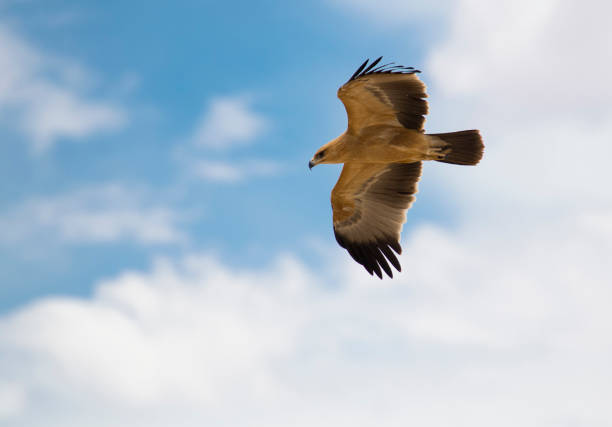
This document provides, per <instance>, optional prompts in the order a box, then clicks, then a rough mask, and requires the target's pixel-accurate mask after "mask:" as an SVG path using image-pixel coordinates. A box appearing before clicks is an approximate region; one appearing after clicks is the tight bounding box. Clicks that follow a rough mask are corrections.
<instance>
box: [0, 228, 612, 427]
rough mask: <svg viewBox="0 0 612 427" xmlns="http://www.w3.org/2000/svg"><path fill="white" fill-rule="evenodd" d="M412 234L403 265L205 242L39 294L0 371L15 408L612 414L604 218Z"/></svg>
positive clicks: (546, 421) (382, 416) (121, 417)
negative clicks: (264, 265) (239, 257)
mask: <svg viewBox="0 0 612 427" xmlns="http://www.w3.org/2000/svg"><path fill="white" fill-rule="evenodd" d="M560 226H563V233H558V228H557V227H560ZM591 226H592V224H591ZM404 246H405V255H404V256H403V257H402V263H403V265H404V268H405V271H406V273H404V274H402V275H400V276H399V277H398V278H396V280H393V281H383V282H381V281H378V280H377V279H370V278H369V276H367V275H366V274H365V273H364V272H363V271H362V269H361V268H360V267H359V266H356V265H354V263H352V262H350V261H349V260H348V257H347V256H345V255H344V254H342V257H340V256H338V258H336V259H334V260H331V261H330V265H327V266H321V268H320V270H319V271H318V272H316V273H313V272H310V271H309V270H308V269H306V268H305V267H304V266H302V265H301V264H300V263H299V262H297V261H296V260H294V259H293V258H291V257H286V256H285V257H280V258H279V259H278V260H277V261H276V263H275V264H274V265H273V266H271V267H270V268H268V269H260V270H246V269H243V270H236V269H232V268H229V267H228V266H225V265H223V264H221V263H219V262H218V261H216V260H215V259H214V258H210V257H207V256H190V257H186V258H184V259H182V260H180V261H176V262H173V261H169V260H159V261H157V262H156V263H155V265H154V267H153V268H152V270H151V271H149V272H135V271H128V272H125V273H124V274H121V275H119V276H118V277H115V278H112V279H109V280H106V281H103V282H101V283H100V284H99V285H98V286H97V288H96V291H95V293H94V295H93V296H92V297H91V298H90V299H76V298H53V299H51V298H49V299H43V300H40V301H38V302H36V303H34V304H32V305H30V306H28V307H24V308H22V309H20V310H18V311H17V312H15V313H13V314H12V315H9V316H5V317H4V318H2V319H1V320H0V354H1V355H2V359H3V361H4V362H3V364H2V365H0V378H5V379H6V381H10V382H11V383H12V384H15V385H14V387H17V388H18V389H20V390H23V393H24V398H23V401H24V402H26V403H24V407H23V408H22V409H21V412H20V413H15V412H14V413H13V417H15V420H16V421H18V422H21V423H23V424H27V425H30V426H37V425H41V426H42V425H45V426H49V425H51V426H53V425H64V426H70V425H83V424H84V423H87V424H88V425H92V426H96V425H109V424H112V425H131V426H139V425H151V424H152V425H165V424H167V423H168V422H170V421H172V422H173V423H174V424H181V425H185V426H190V425H194V426H195V425H203V424H215V423H219V424H221V425H228V426H231V425H236V426H238V425H240V426H243V425H254V426H255V425H262V426H263V425H266V426H275V425H279V426H280V425H288V424H291V425H304V426H306V425H314V424H316V425H322V426H337V425H356V426H362V425H363V426H370V425H374V424H380V425H386V426H400V425H406V423H410V424H418V425H421V426H425V427H426V426H439V425H449V424H453V425H460V426H463V425H465V426H468V425H469V426H490V425H491V424H495V425H501V426H515V425H523V426H538V427H541V426H556V425H572V424H576V425H591V426H606V425H609V424H608V421H609V419H610V416H611V415H612V412H611V410H610V407H609V401H610V399H611V398H612V394H610V390H609V381H610V379H611V378H610V375H612V371H610V370H609V362H608V361H609V359H610V357H612V338H611V337H612V335H611V334H610V333H609V327H608V325H609V324H610V323H611V322H612V314H610V312H609V310H608V307H607V301H609V300H610V298H611V297H612V290H611V289H610V287H609V286H608V284H609V280H607V277H610V276H609V273H610V272H611V271H610V268H609V266H608V265H607V263H606V262H605V259H604V257H602V254H605V253H610V251H611V250H612V243H611V242H610V240H609V239H607V238H602V236H601V235H600V234H599V230H598V229H596V228H588V227H583V226H582V225H576V224H572V223H567V224H551V226H550V227H547V228H544V229H543V228H538V229H533V230H527V233H526V234H525V235H524V236H523V235H515V236H514V237H512V238H509V239H507V240H505V241H504V242H503V244H500V242H499V241H496V240H492V239H491V238H490V236H489V235H488V230H483V231H481V232H479V233H466V232H458V233H452V232H447V231H444V230H441V229H438V228H435V227H430V226H426V227H422V228H420V229H418V230H416V231H414V232H413V233H412V235H411V236H410V237H409V238H408V239H407V240H406V242H405V245H404ZM337 253H338V254H340V252H339V251H338V252H337ZM336 262H338V263H337V264H336ZM326 276H330V277H331V278H332V280H329V282H327V281H326V280H323V279H322V277H326ZM332 283H333V285H332ZM355 402H360V404H358V405H356V404H355ZM363 402H367V404H362V403H363ZM236 408H240V410H236ZM66 414H69V415H66ZM500 414H504V415H503V417H502V418H500Z"/></svg>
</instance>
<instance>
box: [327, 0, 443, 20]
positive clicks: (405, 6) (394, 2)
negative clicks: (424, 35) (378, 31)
mask: <svg viewBox="0 0 612 427" xmlns="http://www.w3.org/2000/svg"><path fill="white" fill-rule="evenodd" d="M328 2H329V3H330V4H332V5H334V6H336V7H337V8H338V9H342V10H344V11H345V12H347V13H349V14H354V15H358V16H361V17H363V18H365V19H367V20H369V21H372V22H374V23H376V24H381V25H384V26H388V25H393V26H397V25H405V24H407V23H410V22H412V23H414V22H422V21H424V20H430V21H431V18H432V17H439V16H444V15H445V14H447V13H448V10H449V9H450V8H452V7H453V2H452V1H450V0H429V1H424V0H417V1H404V0H379V1H376V2H373V1H369V0H328Z"/></svg>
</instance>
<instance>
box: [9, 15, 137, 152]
mask: <svg viewBox="0 0 612 427" xmlns="http://www.w3.org/2000/svg"><path fill="white" fill-rule="evenodd" d="M0 68H1V69H2V73H0V111H2V112H3V113H4V114H3V115H4V116H5V119H4V120H3V121H2V125H3V126H8V127H14V128H15V129H16V130H18V131H20V132H22V133H23V134H24V135H25V136H26V137H27V138H28V140H29V142H30V143H31V145H32V147H33V149H34V150H35V151H37V152H41V151H44V150H46V149H49V148H50V147H51V146H52V145H53V144H54V143H56V142H57V141H58V140H60V139H62V138H68V139H83V138H85V137H87V136H90V135H92V134H95V133H98V132H102V131H112V130H117V129H119V128H121V127H122V126H124V125H125V123H126V121H127V113H126V111H125V110H124V109H123V108H121V107H119V106H118V105H116V104H113V103H112V102H109V101H104V100H99V99H95V97H93V96H88V95H87V90H86V88H85V86H86V85H83V81H84V80H91V76H89V72H88V71H86V70H85V69H84V68H82V67H80V66H79V65H76V64H74V63H72V62H70V61H67V60H65V59H62V58H58V57H54V56H51V55H49V54H45V53H42V52H41V51H40V50H38V49H37V48H36V47H34V46H32V45H31V44H30V43H29V42H27V41H26V40H24V39H23V38H22V37H21V36H20V35H19V34H18V33H17V32H15V31H14V30H12V29H11V28H10V27H9V26H7V25H6V24H2V23H0Z"/></svg>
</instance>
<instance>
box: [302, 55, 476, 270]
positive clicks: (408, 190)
mask: <svg viewBox="0 0 612 427" xmlns="http://www.w3.org/2000/svg"><path fill="white" fill-rule="evenodd" d="M380 59H381V58H378V59H377V60H376V61H374V62H373V63H371V64H370V65H369V66H367V65H368V62H369V61H367V60H366V61H365V62H364V63H363V64H362V65H361V67H360V68H359V69H358V70H357V71H356V72H355V73H354V74H353V76H352V77H351V78H350V79H349V81H348V82H347V83H345V84H344V85H343V86H342V87H341V88H340V89H339V90H338V97H339V98H340V100H341V101H342V102H343V103H344V106H345V107H346V111H347V115H348V127H347V130H346V131H345V132H344V133H343V134H342V135H340V136H339V137H337V138H335V139H334V140H332V141H330V142H328V143H327V144H325V145H324V146H322V147H321V148H320V149H319V150H317V153H316V154H315V156H314V157H313V158H312V159H311V161H310V162H309V166H310V167H311V168H312V167H313V166H315V165H317V164H324V163H344V167H343V168H342V173H341V174H340V178H339V179H338V182H337V183H336V185H335V187H334V189H333V190H332V195H331V203H332V210H333V224H334V234H335V236H336V240H337V241H338V243H339V244H340V246H342V247H343V248H345V249H347V250H348V252H349V254H350V255H351V256H352V257H353V259H355V261H357V262H358V263H360V264H362V265H363V266H364V267H365V269H366V270H367V271H368V272H369V273H370V274H373V273H376V275H377V276H378V277H381V278H382V271H384V272H385V273H387V275H389V276H390V277H393V273H392V270H391V268H390V267H389V262H390V263H391V264H392V265H393V266H394V267H395V268H396V269H397V270H399V271H401V266H400V264H399V261H398V259H397V257H396V256H395V254H394V253H393V251H395V252H396V253H398V254H399V253H401V247H400V244H399V237H400V232H401V229H402V225H403V223H404V222H405V219H406V211H407V210H408V208H409V207H410V205H411V204H412V202H413V201H414V194H415V193H416V191H417V182H418V180H419V177H420V175H421V161H423V160H437V161H440V162H445V163H453V164H463V165H474V164H476V163H478V162H479V161H480V159H481V157H482V152H483V147H484V146H483V144H482V140H481V138H480V134H479V132H478V131H477V130H468V131H459V132H451V133H443V134H425V133H424V130H423V124H424V122H425V118H424V115H425V114H427V111H428V106H427V102H426V101H425V99H424V98H425V97H427V94H426V93H425V85H424V84H423V83H422V82H421V81H420V80H419V79H418V77H417V76H416V74H415V73H417V72H418V71H417V70H414V69H413V68H411V67H402V66H390V65H391V64H387V65H383V66H378V67H376V65H377V64H378V63H379V61H380ZM366 66H367V68H366ZM375 67H376V68H375Z"/></svg>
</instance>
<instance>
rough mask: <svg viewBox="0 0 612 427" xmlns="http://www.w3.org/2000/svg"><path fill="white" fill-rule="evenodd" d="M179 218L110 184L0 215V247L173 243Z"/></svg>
mask: <svg viewBox="0 0 612 427" xmlns="http://www.w3.org/2000/svg"><path fill="white" fill-rule="evenodd" d="M181 220H182V217H181V215H179V214H178V213H177V212H175V211H174V210H173V209H171V208H169V207H167V206H165V205H163V204H162V203H160V202H156V201H155V200H154V199H153V198H152V197H151V195H150V194H147V192H146V191H144V190H141V189H128V188H126V187H123V186H120V185H116V184H111V185H101V186H95V187H91V188H84V189H80V190H77V191H73V192H70V193H67V194H60V195H56V196H44V197H36V198H31V199H29V200H26V201H24V202H22V203H21V204H18V205H17V206H15V207H13V208H11V209H10V210H8V211H6V212H1V213H0V242H4V243H5V244H10V243H14V242H23V241H26V242H31V241H38V242H44V241H45V240H48V241H50V242H55V241H59V242H64V243H102V242H114V241H121V240H133V241H136V242H139V243H142V244H160V243H175V242H178V241H181V240H183V239H184V238H185V236H184V235H183V233H182V232H181V231H180V230H179V226H178V224H179V223H180V222H181Z"/></svg>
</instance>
